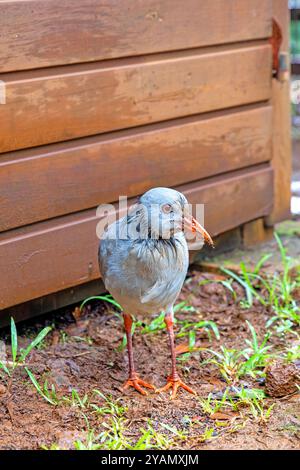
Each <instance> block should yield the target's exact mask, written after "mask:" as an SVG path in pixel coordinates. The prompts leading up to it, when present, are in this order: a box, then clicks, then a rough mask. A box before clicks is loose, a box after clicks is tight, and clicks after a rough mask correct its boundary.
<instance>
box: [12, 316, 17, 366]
mask: <svg viewBox="0 0 300 470" xmlns="http://www.w3.org/2000/svg"><path fill="white" fill-rule="evenodd" d="M10 334H11V354H12V358H13V362H14V363H15V362H16V359H17V353H18V335H17V329H16V324H15V321H14V319H13V317H11V319H10Z"/></svg>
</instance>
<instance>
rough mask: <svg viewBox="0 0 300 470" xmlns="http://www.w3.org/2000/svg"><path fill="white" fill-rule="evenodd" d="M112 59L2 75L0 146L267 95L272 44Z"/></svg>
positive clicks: (2, 149) (75, 134)
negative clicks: (3, 96)
mask: <svg viewBox="0 0 300 470" xmlns="http://www.w3.org/2000/svg"><path fill="white" fill-rule="evenodd" d="M107 64H108V63H107ZM107 64H106V66H104V65H102V67H101V68H98V67H96V68H93V67H90V66H84V67H82V66H72V67H65V68H61V69H52V70H51V71H50V70H46V71H44V70H43V71H35V72H31V73H30V74H29V73H23V74H22V73H20V74H15V75H14V74H12V75H10V74H8V75H2V80H3V81H4V82H5V83H6V105H5V106H0V121H1V127H0V152H5V151H12V150H16V149H21V148H26V147H34V146H38V145H44V144H48V143H52V142H58V141H65V140H70V139H73V138H77V137H83V136H88V135H95V134H99V133H103V132H108V131H113V130H117V129H123V128H129V127H134V126H140V125H143V124H149V123H153V122H157V121H164V120H167V119H171V118H176V117H181V116H188V115H192V114H197V113H204V112H207V111H211V110H218V109H223V108H227V107H232V106H238V105H241V104H247V103H253V102H257V101H262V100H267V99H268V98H269V97H270V90H271V78H270V70H271V48H270V46H269V45H268V44H261V45H252V46H247V47H239V48H233V49H229V50H223V49H222V50H220V51H214V52H211V53H204V54H203V53H187V52H186V53H178V54H175V55H174V54H171V55H170V54H167V55H163V56H161V57H160V58H159V59H157V58H156V59H153V58H149V57H148V58H147V59H141V58H140V59H135V60H134V61H132V60H128V61H127V64H126V65H124V64H123V66H120V63H119V62H117V63H115V64H114V65H112V61H110V62H109V65H107ZM71 69H72V71H71Z"/></svg>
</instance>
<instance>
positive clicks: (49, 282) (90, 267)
mask: <svg viewBox="0 0 300 470" xmlns="http://www.w3.org/2000/svg"><path fill="white" fill-rule="evenodd" d="M178 189H179V190H180V191H183V192H184V193H185V194H186V196H187V197H188V199H189V201H190V202H191V203H204V204H205V226H206V228H207V229H208V230H209V231H210V232H211V233H212V234H213V235H216V234H218V233H221V232H224V231H226V230H230V229H231V228H233V227H236V226H238V225H240V224H242V223H245V222H247V221H249V220H253V219H255V218H258V217H262V216H264V215H267V214H269V213H270V211H271V204H272V170H271V168H270V167H269V165H268V164H263V165H259V166H257V167H253V168H252V169H251V170H239V171H237V172H233V173H230V174H228V175H227V176H219V177H218V176H216V177H213V178H210V179H208V180H206V181H204V182H202V183H201V184H199V183H198V182H195V183H191V184H188V185H183V186H179V187H178ZM97 221H98V220H97V218H96V215H95V213H94V211H86V212H82V213H80V214H76V215H72V216H66V217H63V218H60V219H57V220H52V221H47V222H44V223H39V224H35V225H32V226H28V227H26V228H24V229H17V230H14V231H10V232H5V233H2V234H0V272H3V273H5V276H3V279H2V283H1V297H0V308H1V309H4V308H6V307H9V306H12V305H16V304H19V303H22V302H25V301H27V300H30V299H34V298H38V297H41V296H43V295H46V294H49V293H51V292H57V291H60V290H63V289H66V288H68V287H71V286H75V285H79V284H83V283H85V282H88V281H90V280H93V279H96V278H97V277H98V276H99V272H98V265H97V245H98V240H97V237H96V233H95V231H96V224H97Z"/></svg>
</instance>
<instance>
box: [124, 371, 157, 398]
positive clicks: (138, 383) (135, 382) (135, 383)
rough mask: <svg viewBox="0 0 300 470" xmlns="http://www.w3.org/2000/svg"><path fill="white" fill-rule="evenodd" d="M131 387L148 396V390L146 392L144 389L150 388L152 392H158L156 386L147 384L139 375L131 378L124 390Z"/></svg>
mask: <svg viewBox="0 0 300 470" xmlns="http://www.w3.org/2000/svg"><path fill="white" fill-rule="evenodd" d="M129 387H133V388H135V389H136V390H137V391H138V392H140V393H141V394H142V395H148V393H147V392H146V390H144V389H143V388H142V387H145V388H150V389H151V390H156V388H155V387H154V385H152V384H149V383H148V382H145V381H144V380H142V379H140V378H139V377H138V376H137V375H134V376H132V377H129V378H128V379H127V380H126V382H125V384H124V385H123V389H124V390H126V389H127V388H129Z"/></svg>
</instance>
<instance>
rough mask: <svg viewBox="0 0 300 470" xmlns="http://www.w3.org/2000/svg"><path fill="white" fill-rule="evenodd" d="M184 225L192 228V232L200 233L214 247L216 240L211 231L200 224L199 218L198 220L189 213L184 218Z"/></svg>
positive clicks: (189, 228)
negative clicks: (210, 233) (214, 240)
mask: <svg viewBox="0 0 300 470" xmlns="http://www.w3.org/2000/svg"><path fill="white" fill-rule="evenodd" d="M183 221H184V226H185V227H186V228H187V229H188V230H190V232H192V233H199V234H200V235H201V236H202V237H203V238H204V240H205V241H206V242H207V243H208V244H209V245H210V246H212V247H214V242H213V240H212V238H211V236H210V235H209V233H208V232H207V231H206V230H205V228H203V227H202V225H200V224H199V222H198V220H196V219H195V218H194V217H193V216H192V215H187V216H185V217H184V219H183Z"/></svg>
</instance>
